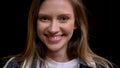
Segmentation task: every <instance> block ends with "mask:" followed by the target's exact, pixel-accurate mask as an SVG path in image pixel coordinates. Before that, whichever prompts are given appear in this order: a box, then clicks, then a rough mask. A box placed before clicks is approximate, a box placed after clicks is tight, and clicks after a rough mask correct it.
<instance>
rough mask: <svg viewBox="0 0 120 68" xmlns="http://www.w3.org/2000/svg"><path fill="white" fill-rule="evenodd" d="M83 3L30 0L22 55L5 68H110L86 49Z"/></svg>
mask: <svg viewBox="0 0 120 68" xmlns="http://www.w3.org/2000/svg"><path fill="white" fill-rule="evenodd" d="M87 26H88V25H87V19H86V14H85V10H84V5H83V3H82V0H33V2H32V5H31V8H30V12H29V16H28V35H27V44H26V49H25V50H24V52H23V53H22V54H20V55H18V56H15V57H12V58H11V59H10V60H9V61H8V62H7V63H6V64H5V66H4V68H13V67H15V68H16V67H21V68H111V67H113V66H112V64H111V63H110V62H109V61H108V60H107V59H105V58H102V57H100V56H98V55H96V54H95V53H93V52H92V50H91V49H90V47H89V44H88V39H87V38H88V36H87V34H88V31H87Z"/></svg>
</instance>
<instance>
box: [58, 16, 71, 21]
mask: <svg viewBox="0 0 120 68" xmlns="http://www.w3.org/2000/svg"><path fill="white" fill-rule="evenodd" d="M59 20H60V21H61V22H67V21H68V20H69V17H60V18H59Z"/></svg>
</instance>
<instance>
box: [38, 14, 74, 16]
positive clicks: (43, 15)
mask: <svg viewBox="0 0 120 68" xmlns="http://www.w3.org/2000/svg"><path fill="white" fill-rule="evenodd" d="M71 15H72V14H68V13H62V14H58V16H71ZM38 16H51V15H50V14H46V13H39V14H38Z"/></svg>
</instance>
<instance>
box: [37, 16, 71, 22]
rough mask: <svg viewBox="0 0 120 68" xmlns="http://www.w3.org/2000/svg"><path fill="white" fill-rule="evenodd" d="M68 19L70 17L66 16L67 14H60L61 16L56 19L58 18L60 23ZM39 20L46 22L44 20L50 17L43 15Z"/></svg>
mask: <svg viewBox="0 0 120 68" xmlns="http://www.w3.org/2000/svg"><path fill="white" fill-rule="evenodd" d="M69 19H70V18H69V17H67V16H61V17H59V18H58V20H59V21H60V22H61V23H65V22H67V21H68V20H69ZM39 20H40V21H42V22H46V21H49V20H50V18H48V17H44V16H43V17H40V18H39Z"/></svg>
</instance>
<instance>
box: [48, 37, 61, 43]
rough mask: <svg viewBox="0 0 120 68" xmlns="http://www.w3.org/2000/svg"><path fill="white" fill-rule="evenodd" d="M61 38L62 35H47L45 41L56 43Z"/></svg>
mask: <svg viewBox="0 0 120 68" xmlns="http://www.w3.org/2000/svg"><path fill="white" fill-rule="evenodd" d="M62 38H63V36H54V37H47V41H48V42H49V43H58V42H59V41H61V40H62Z"/></svg>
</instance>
